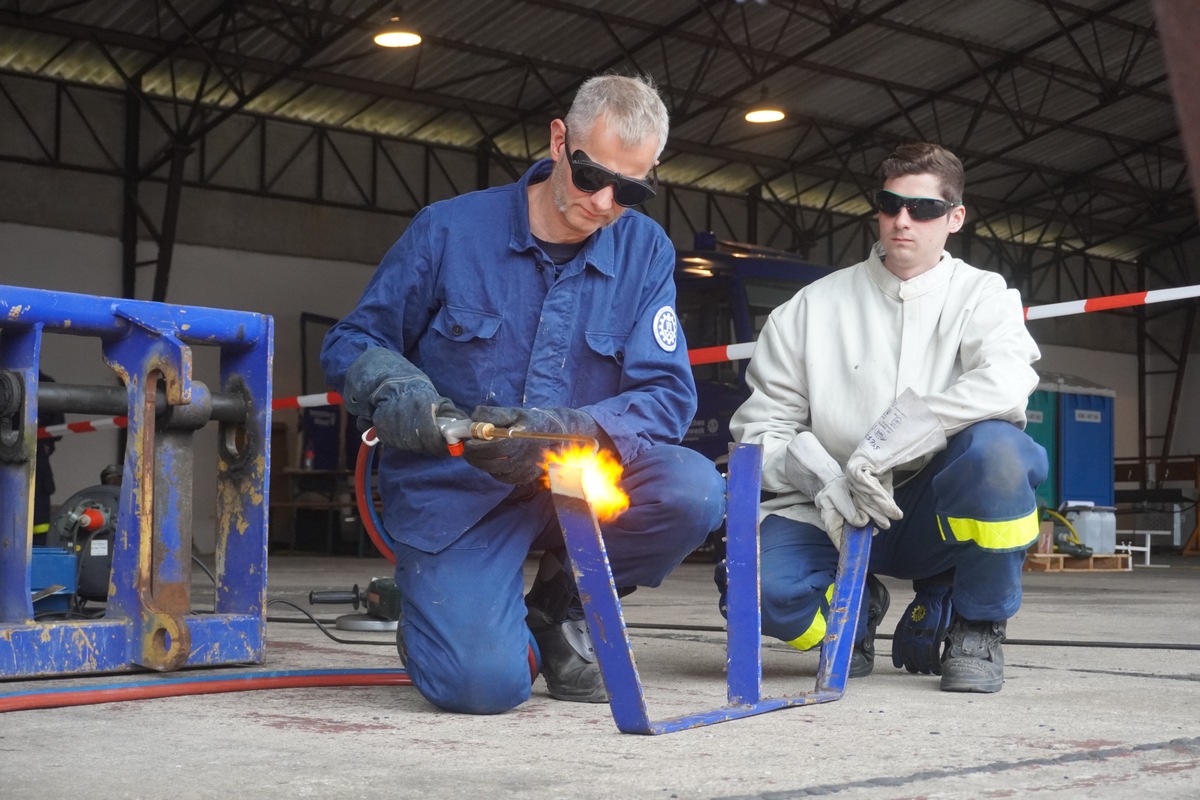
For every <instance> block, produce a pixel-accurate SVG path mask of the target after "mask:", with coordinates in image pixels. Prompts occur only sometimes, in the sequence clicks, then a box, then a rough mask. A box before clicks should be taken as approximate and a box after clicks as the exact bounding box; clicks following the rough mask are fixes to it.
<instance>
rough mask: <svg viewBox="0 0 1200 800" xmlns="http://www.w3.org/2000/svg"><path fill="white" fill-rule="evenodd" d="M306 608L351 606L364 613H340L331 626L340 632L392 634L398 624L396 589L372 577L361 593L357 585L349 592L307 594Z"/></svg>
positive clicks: (398, 604) (398, 599)
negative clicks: (362, 609)
mask: <svg viewBox="0 0 1200 800" xmlns="http://www.w3.org/2000/svg"><path fill="white" fill-rule="evenodd" d="M308 603H309V605H314V606H315V605H322V604H329V605H343V604H349V605H351V606H352V607H353V608H354V610H355V611H357V610H358V609H359V608H360V607H362V608H364V609H365V613H359V614H343V615H342V616H340V617H338V618H337V623H336V625H335V626H334V627H336V628H337V629H338V630H342V631H394V630H396V627H397V626H398V625H399V624H400V590H399V589H397V588H396V581H394V580H392V579H391V578H372V579H371V582H370V583H368V584H367V588H366V589H365V590H364V591H359V588H358V584H354V588H352V589H350V590H349V591H341V590H332V591H324V592H309V593H308Z"/></svg>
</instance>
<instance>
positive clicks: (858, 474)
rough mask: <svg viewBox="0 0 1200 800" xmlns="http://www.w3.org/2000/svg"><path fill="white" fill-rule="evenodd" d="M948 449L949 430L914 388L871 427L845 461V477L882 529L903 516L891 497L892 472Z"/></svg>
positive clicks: (905, 393) (906, 391)
mask: <svg viewBox="0 0 1200 800" xmlns="http://www.w3.org/2000/svg"><path fill="white" fill-rule="evenodd" d="M945 446H946V431H945V429H944V428H943V427H942V423H941V421H940V420H938V418H937V416H936V415H935V414H934V413H933V411H932V410H931V409H930V408H929V406H927V405H926V404H925V401H924V400H922V399H921V398H920V397H919V396H918V395H917V393H916V392H914V391H913V390H912V389H905V390H904V392H903V393H902V394H901V395H900V396H899V397H897V398H896V401H895V402H894V403H892V405H891V406H890V407H889V408H888V410H887V411H885V412H883V415H882V416H881V417H880V418H879V419H877V420H876V421H875V424H874V425H872V426H871V430H870V431H868V432H867V435H866V438H864V439H863V440H862V442H861V443H859V445H858V447H857V448H855V450H854V452H853V453H851V454H850V458H849V460H848V461H847V462H846V478H847V479H848V480H849V485H850V492H851V494H852V495H853V496H854V501H855V503H856V504H857V506H858V507H859V508H861V509H862V510H863V511H865V512H866V514H867V516H869V517H870V518H871V519H872V521H874V522H875V524H876V525H878V526H879V527H880V528H884V529H887V528H889V527H891V520H894V519H900V518H901V517H903V516H904V514H903V512H901V511H900V507H899V506H898V505H896V500H895V498H893V497H892V469H893V468H895V467H898V466H900V465H901V464H907V463H908V462H909V461H912V460H914V459H916V458H919V457H921V456H923V455H925V454H926V453H932V452H935V451H938V450H941V449H942V448H944V447H945Z"/></svg>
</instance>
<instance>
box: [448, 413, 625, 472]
mask: <svg viewBox="0 0 1200 800" xmlns="http://www.w3.org/2000/svg"><path fill="white" fill-rule="evenodd" d="M471 419H473V420H474V421H476V422H490V423H492V424H493V425H495V426H496V427H497V428H517V427H519V428H521V429H523V430H527V431H531V432H533V433H565V434H570V435H573V436H590V437H592V438H593V439H596V440H597V441H598V442H600V443H601V444H603V443H604V442H607V437H605V436H604V435H603V432H602V431H601V429H600V426H599V425H597V424H596V420H594V419H592V417H591V415H589V414H586V413H584V412H583V411H577V410H575V409H573V408H511V407H507V406H478V407H477V408H476V409H475V411H474V413H472V414H471ZM552 447H554V443H553V442H547V441H539V440H537V439H492V440H482V439H469V440H468V441H467V442H466V446H465V449H464V452H463V458H465V459H466V460H467V463H468V464H470V465H472V466H474V467H478V468H479V469H481V470H483V471H484V472H486V473H488V474H490V475H491V476H492V477H494V478H495V479H496V480H498V481H502V482H504V483H511V484H514V485H517V486H519V485H521V484H524V483H530V482H532V481H535V480H537V479H538V478H540V477H541V475H542V462H543V461H544V460H545V459H544V458H543V456H542V453H543V452H545V451H546V450H547V449H549V448H552Z"/></svg>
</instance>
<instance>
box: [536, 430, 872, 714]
mask: <svg viewBox="0 0 1200 800" xmlns="http://www.w3.org/2000/svg"><path fill="white" fill-rule="evenodd" d="M761 485H762V453H761V449H760V448H759V447H757V446H754V445H738V446H737V447H735V448H734V450H733V452H732V453H731V454H730V459H729V488H728V491H729V494H728V503H727V511H726V532H727V537H728V539H727V543H726V571H727V582H728V589H727V595H726V597H727V600H728V603H729V611H728V644H727V658H728V676H729V677H728V683H729V692H728V704H727V705H725V706H724V707H722V708H719V709H716V710H715V711H706V712H700V713H697V714H688V715H685V716H681V717H674V718H672V719H667V720H663V721H661V722H652V721H651V720H650V715H649V713H648V712H647V709H646V698H645V694H644V692H643V691H642V683H641V679H640V678H639V677H638V672H637V666H636V664H635V663H634V658H633V648H632V646H631V644H630V641H629V632H628V630H627V629H626V627H625V619H624V617H623V616H622V614H621V603H620V601H619V600H618V599H617V588H616V584H615V583H614V582H613V577H612V570H611V569H610V567H609V563H608V554H607V552H606V550H605V547H604V540H603V538H601V535H600V525H599V523H598V522H597V521H596V517H595V514H593V513H592V509H591V507H590V506H589V505H588V503H587V500H586V499H585V498H584V494H583V488H582V486H581V484H580V475H579V472H578V470H574V469H567V468H563V467H560V466H558V465H552V466H551V467H550V489H551V491H552V492H553V494H554V504H555V508H556V510H557V512H558V519H559V522H560V524H561V525H562V529H563V534H564V538H565V539H566V545H567V551H568V553H570V556H571V565H572V568H573V570H574V573H575V580H576V582H577V583H578V586H579V593H580V596H581V597H582V599H583V609H584V614H585V616H586V618H587V622H588V625H589V626H590V628H591V633H592V639H593V642H594V644H595V647H596V654H597V656H598V659H599V663H600V670H601V672H602V673H603V674H604V683H605V685H606V687H607V688H608V692H609V696H610V698H611V699H610V700H609V706H610V708H611V709H612V715H613V720H614V721H615V722H616V723H617V728H618V729H619V730H621V731H622V732H623V733H641V734H651V735H653V734H660V733H672V732H674V731H680V730H686V729H688V728H697V727H700V726H703V725H712V724H713V723H716V722H724V721H726V720H731V719H738V718H741V717H749V716H753V715H755V714H763V713H765V712H767V711H775V710H778V709H781V708H790V707H792V706H804V705H813V704H816V703H828V702H831V701H833V700H837V699H839V698H840V697H841V696H842V694H843V693H844V692H845V689H846V678H847V677H848V675H849V669H850V655H851V652H852V651H853V648H854V641H853V635H854V630H855V623H856V622H857V620H858V613H859V608H860V607H861V605H862V600H863V587H864V585H865V582H866V576H867V561H868V557H869V556H870V551H871V529H870V527H866V528H849V527H848V528H847V529H846V536H845V541H844V543H843V546H842V552H841V558H840V560H839V562H838V573H837V578H836V580H835V583H834V594H833V602H832V604H831V606H830V619H829V620H828V625H827V629H826V630H827V633H826V636H825V641H824V644H823V645H822V648H821V660H820V664H819V666H818V668H817V685H816V688H815V690H814V691H811V692H806V693H804V694H798V695H789V696H784V697H768V698H764V697H763V696H762V642H761V630H762V611H761V608H760V606H759V582H758V575H759V572H758V567H759V562H758V501H759V492H760V487H761Z"/></svg>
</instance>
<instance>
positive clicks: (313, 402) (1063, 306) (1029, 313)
mask: <svg viewBox="0 0 1200 800" xmlns="http://www.w3.org/2000/svg"><path fill="white" fill-rule="evenodd" d="M1194 297H1200V286H1181V287H1178V288H1175V289H1151V290H1149V291H1146V292H1130V293H1128V294H1114V295H1109V296H1107V297H1093V298H1090V299H1087V300H1069V301H1067V302H1065V303H1049V304H1047V305H1042V306H1029V307H1028V308H1026V309H1025V319H1027V320H1030V319H1049V318H1050V317H1069V316H1073V315H1075V314H1090V313H1093V312H1096V311H1112V310H1113V309H1117V308H1131V307H1133V306H1142V305H1151V304H1152V303H1165V302H1167V301H1169V300H1188V299H1191V298H1194ZM752 355H754V342H739V343H738V344H726V345H720V346H718V347H698V348H696V349H694V350H689V351H688V362H689V363H691V365H692V366H698V365H700V364H719V363H723V362H726V361H741V360H743V359H747V358H750V356H752ZM341 402H342V396H341V395H339V394H338V393H337V392H321V393H318V394H306V395H300V396H299V397H283V398H279V399H276V400H272V401H271V408H272V409H275V410H279V409H287V408H312V407H313V406H329V405H339V404H340V403H341ZM128 423H129V421H128V419H127V418H126V417H114V418H112V419H102V420H96V421H92V422H68V423H66V424H65V425H51V426H50V427H48V428H38V438H39V439H46V438H49V437H51V436H62V435H63V434H67V433H89V432H91V431H98V430H105V429H110V428H124V427H127V426H128Z"/></svg>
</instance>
